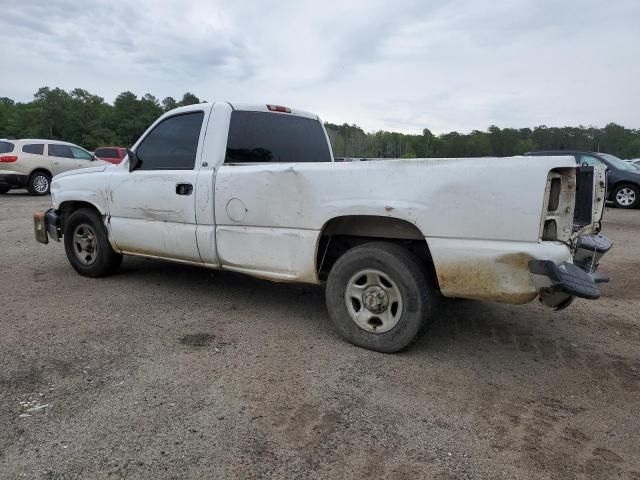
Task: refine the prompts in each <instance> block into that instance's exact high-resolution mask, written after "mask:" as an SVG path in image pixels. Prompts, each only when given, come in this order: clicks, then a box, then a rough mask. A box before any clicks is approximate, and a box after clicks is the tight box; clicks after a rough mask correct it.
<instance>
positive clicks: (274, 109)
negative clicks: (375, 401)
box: [267, 105, 291, 113]
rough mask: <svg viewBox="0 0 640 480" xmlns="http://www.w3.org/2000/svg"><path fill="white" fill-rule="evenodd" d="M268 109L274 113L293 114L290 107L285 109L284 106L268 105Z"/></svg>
mask: <svg viewBox="0 0 640 480" xmlns="http://www.w3.org/2000/svg"><path fill="white" fill-rule="evenodd" d="M267 108H268V109H269V110H271V111H272V112H282V113H291V109H290V108H289V107H283V106H282V105H267Z"/></svg>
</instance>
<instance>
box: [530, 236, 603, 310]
mask: <svg viewBox="0 0 640 480" xmlns="http://www.w3.org/2000/svg"><path fill="white" fill-rule="evenodd" d="M612 246H613V243H612V242H611V240H609V239H608V238H606V237H604V236H601V235H584V236H582V237H579V238H578V240H577V242H576V249H575V253H574V255H573V263H569V262H563V263H560V264H556V263H554V262H553V261H551V260H531V261H529V273H530V274H531V276H532V278H533V283H534V285H535V287H536V290H538V295H539V299H540V301H541V302H542V303H543V304H545V305H547V306H548V307H552V308H555V309H556V310H561V309H563V308H566V307H568V306H569V305H570V304H571V303H572V302H573V300H574V298H576V297H578V298H586V299H589V300H595V299H597V298H599V297H600V289H599V288H598V283H602V282H608V281H609V278H608V277H607V276H606V275H602V274H599V273H597V272H596V269H597V268H598V263H599V261H600V259H601V258H602V256H603V255H604V254H605V253H607V252H608V251H609V250H610V249H611V247H612Z"/></svg>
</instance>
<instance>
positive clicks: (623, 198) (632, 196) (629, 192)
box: [616, 187, 636, 207]
mask: <svg viewBox="0 0 640 480" xmlns="http://www.w3.org/2000/svg"><path fill="white" fill-rule="evenodd" d="M635 201H636V192H635V191H634V190H633V189H632V188H628V187H624V188H621V189H620V190H618V192H617V193H616V202H618V204H619V205H622V206H624V207H628V206H629V205H632V204H633V202H635Z"/></svg>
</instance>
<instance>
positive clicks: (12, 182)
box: [0, 173, 29, 188]
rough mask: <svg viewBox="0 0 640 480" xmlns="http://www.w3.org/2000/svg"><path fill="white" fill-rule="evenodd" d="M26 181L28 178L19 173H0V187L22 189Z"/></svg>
mask: <svg viewBox="0 0 640 480" xmlns="http://www.w3.org/2000/svg"><path fill="white" fill-rule="evenodd" d="M28 180H29V176H28V175H23V174H21V173H0V187H9V188H24V187H26V186H27V181H28Z"/></svg>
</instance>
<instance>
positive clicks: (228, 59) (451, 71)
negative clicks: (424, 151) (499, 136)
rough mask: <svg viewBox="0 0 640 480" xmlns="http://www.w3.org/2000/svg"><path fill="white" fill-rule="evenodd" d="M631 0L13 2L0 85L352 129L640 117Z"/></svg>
mask: <svg viewBox="0 0 640 480" xmlns="http://www.w3.org/2000/svg"><path fill="white" fill-rule="evenodd" d="M639 21H640V3H639V2H637V1H636V0H618V1H616V2H610V3H609V4H606V6H605V5H604V4H602V3H601V2H596V1H591V0H566V1H564V2H560V3H558V2H555V1H551V0H520V1H506V0H505V1H497V2H477V1H473V0H449V1H445V0H441V1H430V2H424V1H419V0H397V1H395V2H388V1H382V0H353V1H349V2H344V1H338V0H326V1H325V2H322V3H320V2H313V1H308V0H297V1H295V0H283V1H275V0H272V1H257V0H254V1H248V2H232V1H222V0H216V1H212V0H193V1H190V2H181V1H173V0H158V1H151V0H141V1H137V2H134V1H127V0H113V1H105V0H86V1H85V2H76V1H70V0H52V1H48V0H47V1H45V0H28V1H27V0H25V1H24V2H13V3H11V4H7V5H5V6H4V7H3V13H2V15H1V16H0V28H1V29H2V32H3V49H2V64H3V65H10V67H9V68H6V69H5V70H4V72H3V75H2V77H1V80H0V95H2V96H8V97H11V98H14V99H17V100H22V101H27V100H30V99H31V97H32V95H33V93H34V92H35V91H36V90H37V89H38V88H39V87H41V86H52V87H53V86H59V87H62V88H66V89H71V88H75V87H82V88H85V89H87V90H89V91H90V92H92V93H96V94H98V95H101V96H103V97H105V99H107V100H108V101H112V100H113V99H114V98H115V97H116V95H117V94H118V93H120V92H122V91H125V90H131V91H133V92H135V93H136V94H138V95H142V94H144V93H147V92H149V93H152V94H153V95H155V96H157V97H159V98H163V97H165V96H173V97H180V96H181V95H182V93H184V92H186V91H191V92H193V93H195V94H196V95H198V96H200V97H201V98H206V99H208V100H216V99H218V100H232V101H238V102H243V103H244V102H258V103H268V102H269V103H281V104H287V105H292V106H295V107H297V108H302V109H306V110H312V111H315V112H318V113H319V114H320V115H321V116H322V117H323V118H324V119H326V120H329V121H332V122H337V123H342V122H348V123H357V124H359V125H360V126H362V127H363V128H365V129H366V130H375V129H387V130H399V131H405V132H407V131H415V132H419V131H421V130H422V129H423V128H429V129H430V130H432V131H434V132H442V131H449V130H458V131H470V130H473V129H485V128H486V127H487V126H489V125H491V124H497V125H499V126H513V127H524V126H533V125H539V124H547V125H577V124H594V125H603V124H605V123H608V122H611V121H613V122H617V123H621V124H623V125H625V126H628V127H635V128H638V127H640V82H638V80H637V79H638V78H640V62H638V61H637V59H638V58H640V29H638V28H637V24H638V22H639Z"/></svg>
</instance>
